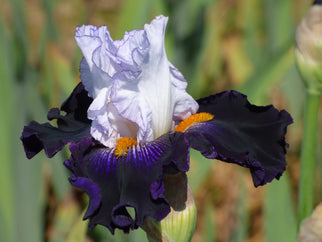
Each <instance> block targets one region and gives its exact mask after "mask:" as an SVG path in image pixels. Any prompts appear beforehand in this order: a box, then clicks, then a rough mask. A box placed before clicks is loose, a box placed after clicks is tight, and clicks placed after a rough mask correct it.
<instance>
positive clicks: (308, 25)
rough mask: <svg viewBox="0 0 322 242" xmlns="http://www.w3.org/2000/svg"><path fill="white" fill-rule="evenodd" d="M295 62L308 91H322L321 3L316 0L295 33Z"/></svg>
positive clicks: (319, 0)
mask: <svg viewBox="0 0 322 242" xmlns="http://www.w3.org/2000/svg"><path fill="white" fill-rule="evenodd" d="M295 54H296V60H297V64H298V68H299V70H300V73H301V75H302V77H303V80H304V82H305V85H306V87H307V88H308V90H309V91H313V92H318V93H320V92H321V90H322V1H321V0H316V1H315V2H314V4H313V6H312V7H311V8H310V9H309V11H308V13H307V15H306V16H305V17H304V18H303V20H302V21H301V23H300V24H299V26H298V28H297V31H296V49H295Z"/></svg>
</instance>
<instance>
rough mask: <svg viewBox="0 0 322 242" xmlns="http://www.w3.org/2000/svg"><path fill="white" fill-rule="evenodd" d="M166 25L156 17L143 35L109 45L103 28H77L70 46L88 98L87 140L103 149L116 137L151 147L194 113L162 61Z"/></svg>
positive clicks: (176, 75) (182, 83)
mask: <svg viewBox="0 0 322 242" xmlns="http://www.w3.org/2000/svg"><path fill="white" fill-rule="evenodd" d="M167 21H168V18H166V17H163V16H158V17H156V18H155V19H154V20H152V22H151V24H146V25H144V29H143V30H133V31H130V32H126V33H125V35H124V37H123V39H122V40H115V41H113V40H112V39H111V37H110V34H109V32H108V30H107V28H106V27H100V28H95V27H93V26H82V27H80V28H78V31H77V33H76V41H77V43H78V45H79V46H80V48H81V49H82V51H83V54H84V57H85V58H84V59H83V61H82V64H81V69H80V71H81V78H82V81H83V83H84V86H85V88H86V90H87V91H88V92H89V95H90V96H91V97H93V98H94V102H93V104H92V105H91V106H90V108H89V110H88V117H89V119H91V120H93V122H92V135H93V137H94V138H95V139H97V140H98V141H100V142H101V143H103V144H104V145H106V146H112V144H115V140H116V139H117V138H119V137H133V138H136V139H137V141H138V142H148V141H152V140H153V139H156V138H158V137H159V136H161V135H162V134H164V133H167V132H169V131H170V130H171V129H172V128H173V121H179V120H182V119H184V118H187V117H188V116H190V115H191V114H194V113H195V112H196V111H197V109H198V104H197V103H196V102H195V101H194V100H193V99H192V97H190V96H189V95H188V94H187V93H186V92H185V89H186V86H187V83H186V80H185V79H184V78H183V76H182V75H181V73H180V72H179V71H178V70H177V69H176V68H175V67H174V66H173V65H172V64H171V63H170V62H169V61H168V59H167V56H166V52H165V46H164V35H165V28H166V24H167ZM91 39H92V42H91ZM133 132H137V134H136V135H134V134H133Z"/></svg>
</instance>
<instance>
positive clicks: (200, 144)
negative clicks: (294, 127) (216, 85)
mask: <svg viewBox="0 0 322 242" xmlns="http://www.w3.org/2000/svg"><path fill="white" fill-rule="evenodd" d="M198 103H199V110H198V112H208V113H211V114H213V115H215V117H214V119H212V120H211V121H207V122H201V123H198V124H196V125H193V126H191V127H190V128H189V129H188V130H186V131H185V133H184V136H185V139H186V140H187V141H188V143H189V144H190V146H191V147H192V148H194V149H196V150H199V151H200V152H201V153H202V154H203V155H204V156H205V157H207V158H210V159H219V160H222V161H226V162H231V163H236V164H238V165H241V166H243V167H248V168H250V171H251V174H252V177H253V182H254V185H255V186H256V187H257V186H259V185H264V184H266V183H267V182H271V181H272V180H273V179H274V178H277V179H279V177H280V176H281V175H282V173H283V172H284V170H285V168H286V162H285V154H286V146H287V144H286V143H285V134H286V129H287V126H288V125H289V124H291V123H292V122H293V120H292V118H291V116H290V115H289V113H287V112H286V111H284V110H283V111H280V112H279V111H278V110H277V109H275V108H274V107H273V106H272V105H270V106H265V107H259V106H254V105H252V104H250V103H249V102H248V101H247V97H246V96H245V95H243V94H241V93H238V92H236V91H226V92H222V93H219V94H216V95H212V96H209V97H206V98H203V99H200V100H198Z"/></svg>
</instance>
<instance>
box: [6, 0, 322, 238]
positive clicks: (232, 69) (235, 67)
mask: <svg viewBox="0 0 322 242" xmlns="http://www.w3.org/2000/svg"><path fill="white" fill-rule="evenodd" d="M311 3H312V2H311V1H307V0H198V1H196V0H181V1H175V0H152V1H151V0H137V1H135V0H122V1H115V0H56V1H54V0H26V1H23V0H0V84H1V85H0V113H1V118H0V159H1V168H0V192H1V193H0V194H1V197H0V241H9V242H10V241H19V242H20V241H27V242H29V241H30V242H37V241H140V242H141V241H146V237H145V234H144V232H143V231H142V230H137V231H134V232H131V233H130V234H129V235H123V233H120V232H117V233H116V236H114V237H112V236H111V235H110V233H109V231H108V230H107V229H105V228H104V227H101V226H97V228H95V229H94V230H92V231H87V222H83V221H82V220H81V217H82V214H83V212H84V208H85V207H86V199H87V198H86V196H85V195H84V194H83V193H81V192H80V191H76V190H75V189H73V188H72V186H71V185H70V184H69V183H68V180H67V178H68V176H69V174H68V171H67V169H66V168H64V166H63V164H62V163H63V161H64V160H65V159H66V158H67V157H68V152H67V151H66V152H61V153H62V154H57V155H56V156H55V157H54V158H53V159H48V158H46V157H45V155H44V154H43V152H42V153H41V154H39V155H37V156H36V157H35V158H33V159H32V160H27V158H26V157H25V154H24V151H23V148H22V144H21V142H20V140H19V137H20V135H21V132H22V129H23V126H24V125H27V124H28V123H29V122H30V121H31V120H37V121H38V122H40V123H43V122H46V114H47V110H49V108H51V107H59V106H60V104H61V103H62V101H64V100H65V99H66V98H67V97H68V95H69V93H70V92H71V91H72V89H73V88H74V86H76V84H77V83H78V82H79V73H78V68H79V62H80V60H81V57H82V54H81V51H80V50H79V48H78V47H77V45H76V43H75V41H74V31H75V27H76V26H77V25H82V24H93V25H106V26H108V28H109V29H110V32H111V35H112V37H113V38H115V39H119V38H122V36H123V34H124V32H125V31H126V30H132V29H134V28H142V26H143V24H144V23H147V22H150V21H151V20H152V19H153V18H154V17H155V16H156V15H159V14H163V15H166V16H169V23H168V27H167V32H166V49H167V54H168V59H169V60H170V61H171V62H172V63H173V64H174V65H175V66H176V67H177V68H178V69H179V70H181V72H182V73H183V74H184V76H185V77H186V79H187V80H188V82H189V87H188V92H189V93H190V94H191V95H192V96H193V97H194V98H199V97H202V96H205V95H209V94H213V93H216V92H220V91H223V90H226V89H235V90H238V91H241V92H243V93H244V94H246V95H247V96H248V97H249V100H250V101H251V102H252V103H254V104H257V105H267V104H270V103H273V104H274V105H275V106H276V107H277V108H279V109H287V110H288V111H289V112H290V113H291V114H292V116H293V118H294V121H295V123H294V124H293V125H291V127H290V128H289V130H288V135H287V141H288V143H289V144H290V148H289V149H288V155H287V160H288V164H289V165H288V169H287V172H286V173H285V174H284V175H283V176H282V178H281V180H280V181H274V182H272V183H271V184H269V185H267V186H265V187H259V188H256V189H255V188H254V187H253V184H252V181H251V176H250V174H249V171H248V170H246V169H243V168H241V167H237V166H235V165H231V164H225V163H222V162H219V161H209V160H207V159H204V158H203V157H201V155H200V154H199V153H198V152H194V151H192V152H191V169H190V172H189V180H190V184H191V186H192V189H193V192H194V195H195V201H196V205H197V208H198V220H197V227H196V232H195V234H194V237H193V239H192V241H234V242H235V241H249V242H251V241H254V242H255V241H256V242H258V241H267V242H270V241H272V242H273V241H274V242H279V241H281V242H288V241H295V240H296V234H297V228H296V217H297V213H296V207H297V191H298V180H299V153H300V144H301V137H302V112H303V101H304V96H305V90H304V87H303V85H302V83H301V80H300V77H299V75H298V72H297V70H296V67H295V62H294V53H293V51H294V50H293V48H294V34H295V30H296V26H297V24H298V23H299V22H300V20H301V18H302V17H303V15H304V14H305V13H306V11H307V9H308V7H309V6H310V4H311ZM320 113H321V112H320ZM321 120H322V119H321V118H320V124H321ZM321 132H322V131H321V129H320V130H319V135H318V136H319V142H318V145H319V149H318V151H319V152H318V163H317V169H316V174H315V175H316V187H315V193H316V194H315V198H316V204H317V203H318V201H321V200H322V185H321V184H322V178H321V177H322V161H321V160H322V154H321V150H322V149H321V146H322V142H321V137H322V133H321ZM312 175H313V174H312Z"/></svg>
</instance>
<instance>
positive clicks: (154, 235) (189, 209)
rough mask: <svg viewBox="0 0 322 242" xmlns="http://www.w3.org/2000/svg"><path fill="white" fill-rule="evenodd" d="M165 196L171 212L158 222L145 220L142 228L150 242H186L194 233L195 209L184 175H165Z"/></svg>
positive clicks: (149, 219) (150, 219)
mask: <svg viewBox="0 0 322 242" xmlns="http://www.w3.org/2000/svg"><path fill="white" fill-rule="evenodd" d="M164 182H165V196H166V198H167V200H168V201H169V203H170V206H171V212H170V213H169V214H168V215H167V217H165V218H164V219H163V220H161V221H160V222H158V221H156V220H154V219H152V218H147V219H146V220H145V223H144V226H142V228H143V229H144V230H145V232H146V234H147V237H148V240H149V241H150V242H152V241H153V242H156V241H163V242H177V241H178V242H186V241H190V240H191V238H192V235H193V233H194V231H195V226H196V219H197V209H196V205H195V203H194V200H193V196H192V191H191V188H190V185H189V183H188V179H187V175H186V174H185V173H177V174H175V175H165V177H164Z"/></svg>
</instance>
